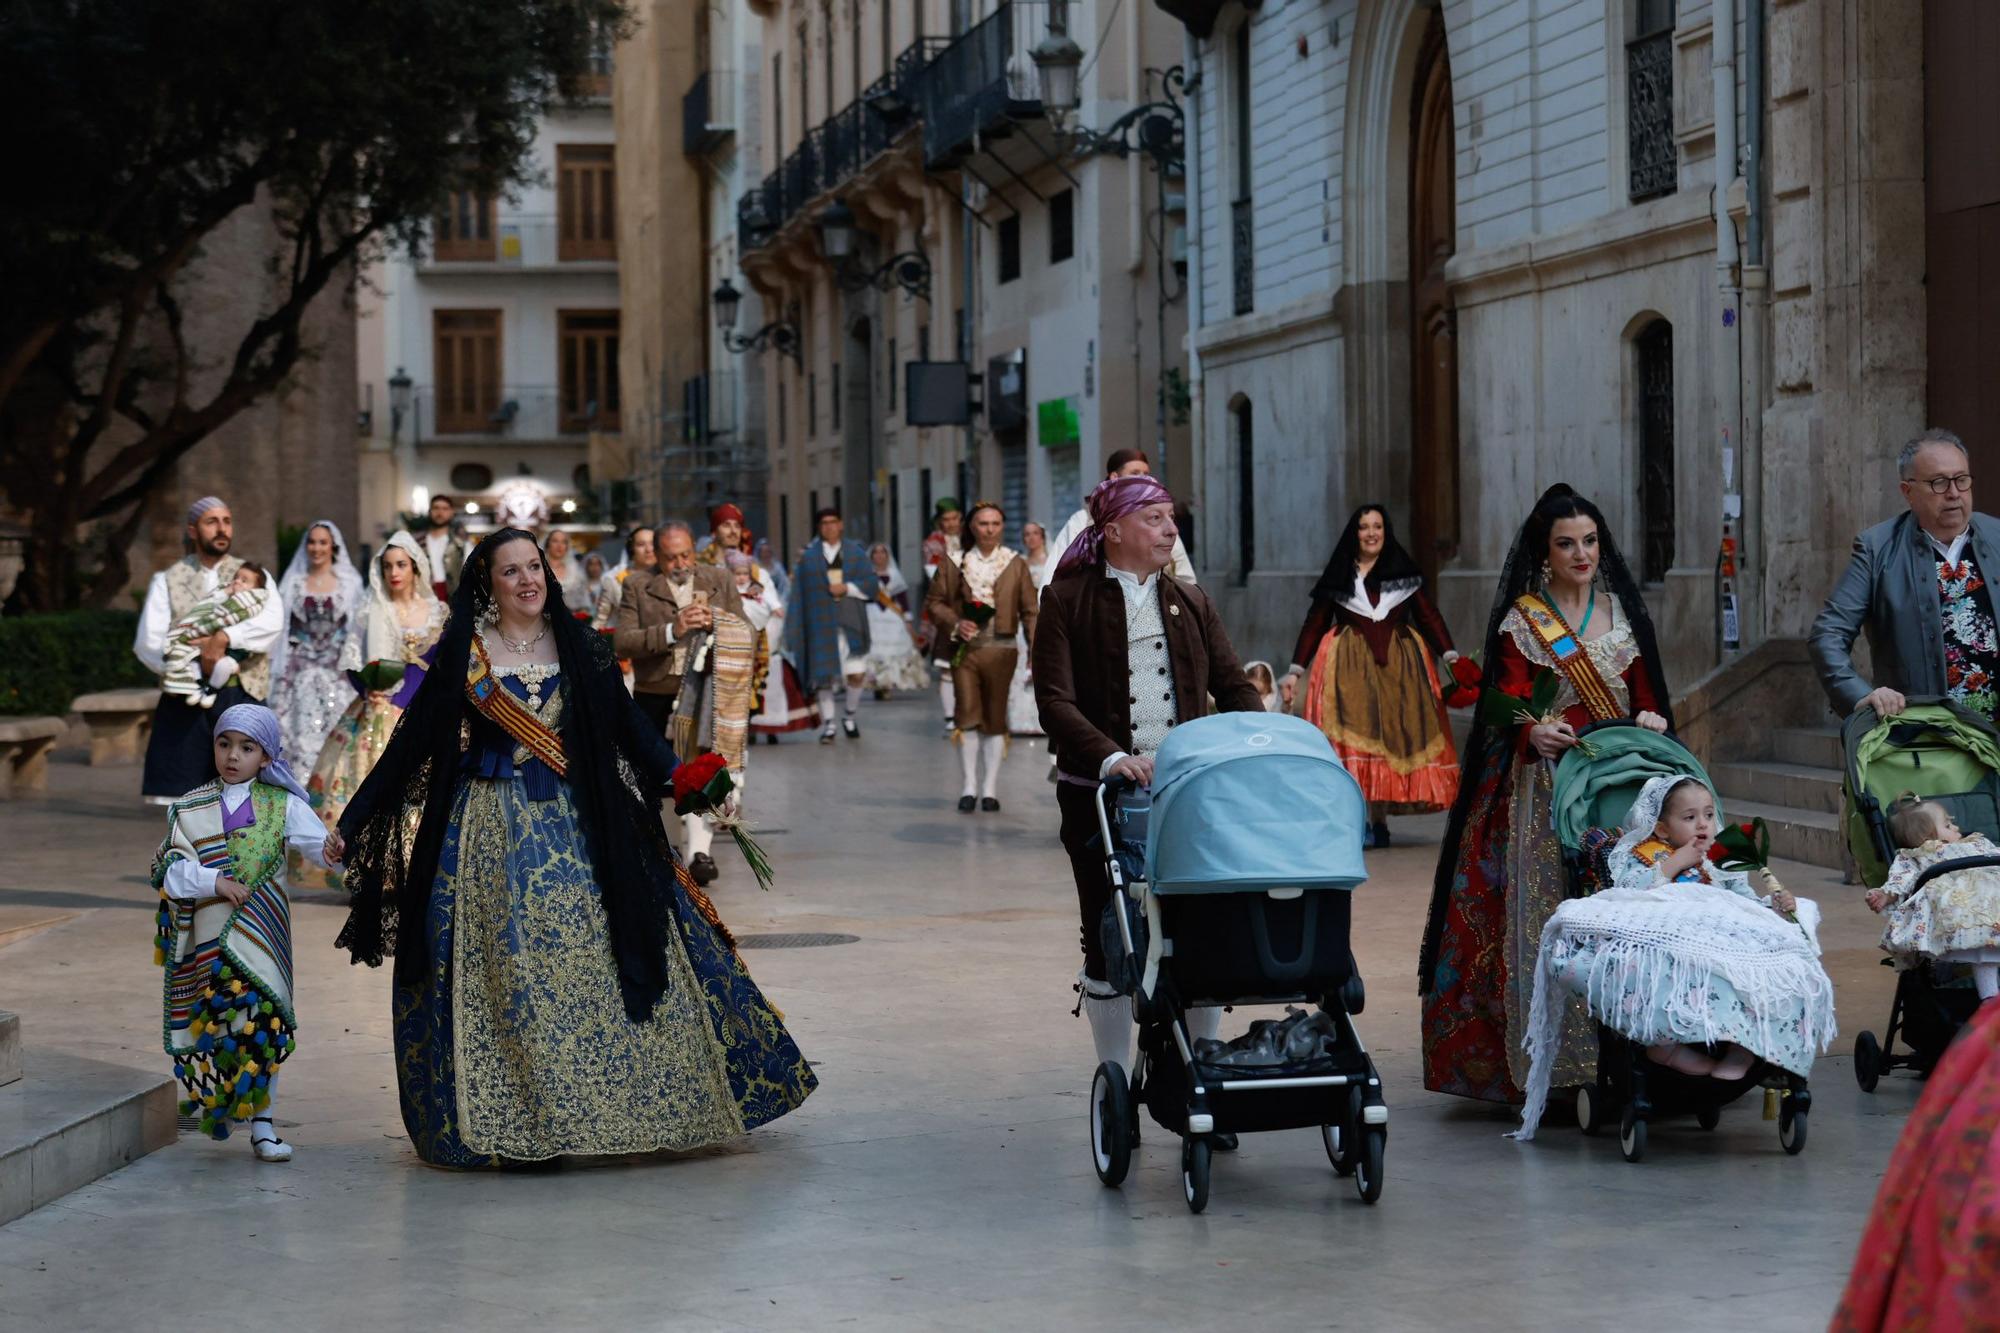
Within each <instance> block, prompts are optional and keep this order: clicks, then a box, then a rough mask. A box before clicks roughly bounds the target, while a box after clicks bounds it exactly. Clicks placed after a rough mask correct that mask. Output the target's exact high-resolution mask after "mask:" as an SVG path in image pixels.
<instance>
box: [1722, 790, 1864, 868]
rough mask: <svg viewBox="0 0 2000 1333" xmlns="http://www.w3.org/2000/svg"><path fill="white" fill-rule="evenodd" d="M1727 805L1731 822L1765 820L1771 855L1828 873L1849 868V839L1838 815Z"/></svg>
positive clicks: (1757, 805) (1748, 804)
mask: <svg viewBox="0 0 2000 1333" xmlns="http://www.w3.org/2000/svg"><path fill="white" fill-rule="evenodd" d="M1727 806H1728V809H1727V811H1726V814H1727V816H1728V818H1730V819H1731V820H1745V819H1762V820H1763V821H1764V827H1765V828H1767V829H1768V830H1770V834H1771V855H1772V856H1774V857H1783V858H1784V859H1785V860H1788V861H1803V862H1805V863H1806V864H1807V865H1814V866H1821V867H1823V868H1825V869H1827V870H1844V869H1845V868H1846V864H1847V840H1846V836H1845V834H1844V833H1843V832H1842V830H1841V826H1840V816H1839V815H1837V814H1830V813H1828V812H1826V811H1824V810H1802V809H1799V808H1798V807H1796V806H1786V805H1773V804H1765V803H1763V802H1759V801H1729V802H1727Z"/></svg>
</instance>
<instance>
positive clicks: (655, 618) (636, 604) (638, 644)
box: [611, 565, 743, 694]
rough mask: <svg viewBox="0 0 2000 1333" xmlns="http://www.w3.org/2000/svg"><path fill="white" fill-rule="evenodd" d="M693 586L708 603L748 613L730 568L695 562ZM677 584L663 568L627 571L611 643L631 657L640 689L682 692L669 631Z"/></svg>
mask: <svg viewBox="0 0 2000 1333" xmlns="http://www.w3.org/2000/svg"><path fill="white" fill-rule="evenodd" d="M693 579H694V586H695V588H696V589H697V590H700V591H704V592H706V593H707V594H708V604H709V606H711V607H713V608H714V609H715V610H717V611H727V612H729V613H730V614H731V615H734V616H741V615H742V614H743V596H742V594H741V593H739V592H737V591H736V580H735V578H734V577H732V576H731V575H730V573H729V571H728V570H727V569H723V568H720V567H718V566H716V565H696V566H695V567H694V575H693ZM680 610H681V608H680V606H679V604H678V603H676V602H675V601H674V594H673V585H672V584H671V583H670V582H669V581H668V579H667V576H666V575H665V574H664V573H662V572H661V571H660V570H657V569H655V570H635V571H634V572H632V573H630V574H628V575H626V576H625V586H624V588H623V590H622V591H621V592H620V593H619V596H618V620H617V628H616V629H614V630H613V631H612V633H611V647H612V649H613V651H615V652H616V653H617V654H618V655H619V656H620V657H624V658H629V659H631V662H632V685H633V688H634V689H635V690H636V691H637V692H638V693H640V694H679V693H680V692H681V678H680V677H679V676H677V675H675V674H674V673H673V664H674V659H673V644H672V643H671V642H669V641H668V637H667V636H668V632H669V631H670V630H671V629H672V628H673V623H674V617H675V616H677V615H679V614H680Z"/></svg>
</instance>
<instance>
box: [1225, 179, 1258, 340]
mask: <svg viewBox="0 0 2000 1333" xmlns="http://www.w3.org/2000/svg"><path fill="white" fill-rule="evenodd" d="M1255 235H1256V231H1255V229H1254V228H1253V227H1252V226H1251V222H1250V201H1249V200H1248V199H1238V200H1237V201H1236V202H1235V203H1233V204H1231V205H1230V206H1229V259H1230V271H1231V276H1232V277H1233V278H1234V280H1235V284H1236V313H1237V314H1239V315H1247V314H1249V313H1250V312H1251V311H1252V310H1254V309H1256V308H1257V256H1256V252H1255V250H1254V249H1253V248H1252V246H1253V243H1254V242H1253V238H1254V237H1255Z"/></svg>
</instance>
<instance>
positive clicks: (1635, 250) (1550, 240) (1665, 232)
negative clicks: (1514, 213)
mask: <svg viewBox="0 0 2000 1333" xmlns="http://www.w3.org/2000/svg"><path fill="white" fill-rule="evenodd" d="M1714 249H1715V215H1714V213H1713V212H1712V211H1711V201H1710V191H1707V190H1682V191H1680V192H1678V193H1675V194H1670V195H1665V196H1663V197H1661V198H1659V199H1651V200H1648V201H1646V202H1645V203H1643V204H1633V205H1631V206H1629V207H1626V208H1619V209H1615V210H1613V211H1612V212H1609V213H1605V214H1603V215H1601V216H1599V217H1595V218H1592V219H1590V220H1589V221H1588V222H1584V223H1581V224H1579V225H1577V226H1575V227H1570V228H1567V229H1565V230H1563V231H1558V232H1550V233H1548V234H1546V235H1541V236H1529V237H1525V238H1523V239H1521V240H1518V241H1512V242H1509V243H1507V244H1505V245H1496V246H1492V247H1490V248H1488V249H1485V250H1472V251H1461V252H1459V253H1458V254H1456V255H1454V256H1452V258H1451V260H1450V262H1449V263H1447V264H1446V265H1445V281H1446V282H1447V283H1449V284H1450V286H1451V296H1452V302H1453V304H1455V305H1457V306H1460V307H1465V306H1473V305H1483V304H1485V303H1487V302H1489V301H1500V300H1505V299H1506V298H1508V297H1511V296H1521V295H1525V294H1527V293H1530V292H1539V291H1547V290H1549V289H1551V288H1555V287H1566V286H1569V285H1571V284H1573V283H1579V282H1589V281H1591V280H1592V279H1595V278H1603V277H1610V276H1612V275H1613V274H1618V273H1628V272H1631V271H1632V270H1633V269H1638V268H1645V267H1647V266H1649V265H1652V264H1664V263H1668V262H1671V261H1673V260H1676V259H1685V258H1687V257H1688V256H1690V255H1698V254H1702V253H1704V252H1712V251H1713V250H1714Z"/></svg>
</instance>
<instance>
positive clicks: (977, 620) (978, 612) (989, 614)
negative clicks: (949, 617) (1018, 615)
mask: <svg viewBox="0 0 2000 1333" xmlns="http://www.w3.org/2000/svg"><path fill="white" fill-rule="evenodd" d="M999 610H1000V608H999V607H997V606H988V605H987V604H986V603H985V602H981V601H970V602H967V603H966V604H965V605H963V606H961V607H959V608H958V618H959V619H960V620H970V621H971V622H972V623H973V624H974V625H977V626H978V627H979V628H981V629H985V628H986V626H987V625H988V624H990V623H991V622H992V620H993V617H994V616H995V615H997V614H998V613H999ZM971 647H972V644H971V643H969V642H966V643H960V644H959V645H958V651H957V652H955V653H953V654H952V655H951V664H952V666H954V667H956V666H957V665H958V664H959V663H960V662H963V661H964V660H965V654H966V653H967V651H969V650H970V649H971Z"/></svg>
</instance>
